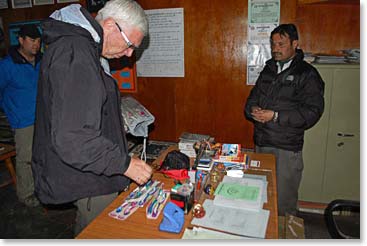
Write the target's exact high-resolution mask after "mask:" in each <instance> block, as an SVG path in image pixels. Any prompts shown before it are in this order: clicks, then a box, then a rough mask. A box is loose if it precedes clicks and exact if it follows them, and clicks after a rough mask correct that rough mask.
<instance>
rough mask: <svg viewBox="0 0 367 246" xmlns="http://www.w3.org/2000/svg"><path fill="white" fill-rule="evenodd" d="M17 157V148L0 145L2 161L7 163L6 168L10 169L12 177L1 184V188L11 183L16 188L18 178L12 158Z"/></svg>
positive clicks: (0, 158)
mask: <svg viewBox="0 0 367 246" xmlns="http://www.w3.org/2000/svg"><path fill="white" fill-rule="evenodd" d="M15 155H16V152H15V147H14V146H13V145H10V144H3V143H0V161H4V162H5V165H6V168H7V169H8V171H9V173H10V176H11V180H9V181H7V182H5V183H2V184H0V187H4V186H6V185H9V184H11V183H13V184H14V186H16V183H17V178H16V174H15V170H14V166H13V162H12V160H11V158H12V157H13V156H15Z"/></svg>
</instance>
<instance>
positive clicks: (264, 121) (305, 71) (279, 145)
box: [245, 24, 324, 215]
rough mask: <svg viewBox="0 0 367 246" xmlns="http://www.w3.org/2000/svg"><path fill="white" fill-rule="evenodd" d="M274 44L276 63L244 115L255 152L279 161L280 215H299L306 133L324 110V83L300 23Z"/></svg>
mask: <svg viewBox="0 0 367 246" xmlns="http://www.w3.org/2000/svg"><path fill="white" fill-rule="evenodd" d="M270 43H271V53H272V59H270V60H268V61H267V62H266V65H265V67H264V69H263V71H262V72H261V73H260V76H259V78H258V79H257V81H256V85H255V86H254V87H253V89H252V90H251V93H250V95H249V97H248V98H247V103H246V106H245V114H246V117H247V118H248V119H250V120H252V121H253V122H254V125H255V130H254V141H255V145H256V146H255V147H256V152H259V153H271V154H274V155H275V157H276V171H277V191H278V213H279V215H285V213H290V214H293V215H296V213H297V201H298V188H299V185H300V182H301V178H302V170H303V158H302V148H303V139H304V131H305V130H306V129H309V128H311V127H312V126H313V125H315V124H316V122H317V121H318V120H319V119H320V117H321V115H322V113H323V111H324V82H323V81H322V79H321V77H320V75H319V73H318V72H317V70H316V69H315V68H314V67H313V66H311V65H310V64H308V63H307V62H305V61H303V57H304V56H303V52H302V50H301V49H298V48H297V47H298V32H297V28H296V26H295V25H293V24H282V25H280V26H278V27H276V28H275V29H274V30H273V31H272V32H271V37H270Z"/></svg>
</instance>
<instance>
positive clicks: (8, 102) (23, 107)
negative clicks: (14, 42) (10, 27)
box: [0, 47, 41, 128]
mask: <svg viewBox="0 0 367 246" xmlns="http://www.w3.org/2000/svg"><path fill="white" fill-rule="evenodd" d="M40 59H41V54H38V55H37V56H36V60H35V61H36V63H35V66H33V65H32V64H30V63H29V62H28V61H27V60H26V59H25V58H24V57H23V56H22V55H21V54H20V53H19V52H18V50H17V47H12V48H10V50H9V55H7V56H6V57H5V58H4V59H2V60H0V106H1V107H2V108H3V110H4V112H5V114H6V116H7V117H8V121H9V123H10V126H11V127H12V128H24V127H27V126H30V125H33V124H34V118H35V110H36V95H37V81H38V74H39V69H40Z"/></svg>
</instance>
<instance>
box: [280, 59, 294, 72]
mask: <svg viewBox="0 0 367 246" xmlns="http://www.w3.org/2000/svg"><path fill="white" fill-rule="evenodd" d="M292 61H293V59H290V60H289V61H288V62H286V63H283V66H281V63H280V62H279V61H277V66H278V74H279V73H281V72H282V71H284V70H286V69H287V68H289V66H290V65H291V63H292Z"/></svg>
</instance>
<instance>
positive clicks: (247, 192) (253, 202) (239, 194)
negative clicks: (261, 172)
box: [214, 176, 264, 211]
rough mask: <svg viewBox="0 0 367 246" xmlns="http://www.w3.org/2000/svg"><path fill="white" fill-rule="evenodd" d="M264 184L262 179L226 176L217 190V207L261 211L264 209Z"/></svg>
mask: <svg viewBox="0 0 367 246" xmlns="http://www.w3.org/2000/svg"><path fill="white" fill-rule="evenodd" d="M263 193H264V182H263V181H262V180H260V179H252V178H235V177H229V176H224V178H223V181H222V182H221V183H220V184H219V185H218V187H217V188H216V190H215V193H214V195H215V198H214V204H215V205H217V206H223V207H230V208H238V209H246V210H253V211H259V210H260V209H262V207H263V203H264V201H263Z"/></svg>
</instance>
